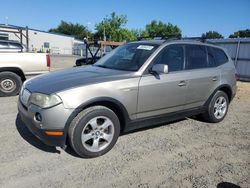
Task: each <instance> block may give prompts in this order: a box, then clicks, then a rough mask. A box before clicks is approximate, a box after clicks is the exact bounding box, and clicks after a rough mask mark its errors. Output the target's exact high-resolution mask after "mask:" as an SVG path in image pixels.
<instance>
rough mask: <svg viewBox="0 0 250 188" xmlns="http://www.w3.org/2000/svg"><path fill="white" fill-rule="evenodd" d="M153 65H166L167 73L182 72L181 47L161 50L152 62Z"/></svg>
mask: <svg viewBox="0 0 250 188" xmlns="http://www.w3.org/2000/svg"><path fill="white" fill-rule="evenodd" d="M154 64H166V65H168V71H169V72H173V71H180V70H183V65H184V50H183V46H181V45H171V46H167V47H166V48H165V49H163V50H162V51H161V52H160V53H159V55H158V56H157V57H156V59H155V60H154Z"/></svg>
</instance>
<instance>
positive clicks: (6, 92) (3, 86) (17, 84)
mask: <svg viewBox="0 0 250 188" xmlns="http://www.w3.org/2000/svg"><path fill="white" fill-rule="evenodd" d="M21 87H22V79H21V78H20V76H18V75H17V74H15V73H13V72H8V71H6V72H1V73H0V96H1V97H6V96H15V95H17V94H19V92H20V90H21Z"/></svg>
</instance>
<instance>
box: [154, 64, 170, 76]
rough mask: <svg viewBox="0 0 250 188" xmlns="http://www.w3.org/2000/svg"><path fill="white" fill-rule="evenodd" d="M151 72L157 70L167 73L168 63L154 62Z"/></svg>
mask: <svg viewBox="0 0 250 188" xmlns="http://www.w3.org/2000/svg"><path fill="white" fill-rule="evenodd" d="M151 71H152V72H157V73H164V74H167V73H168V65H165V64H155V65H154V66H153V67H152V69H151Z"/></svg>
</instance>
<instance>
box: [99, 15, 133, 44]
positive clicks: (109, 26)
mask: <svg viewBox="0 0 250 188" xmlns="http://www.w3.org/2000/svg"><path fill="white" fill-rule="evenodd" d="M126 23H127V16H126V15H116V13H115V12H112V13H111V15H110V17H106V18H104V19H103V20H102V21H101V22H100V23H98V24H96V30H97V32H96V33H95V38H97V39H103V38H104V35H105V36H106V39H107V40H112V41H124V40H126V41H130V40H135V38H136V37H135V35H134V33H133V32H132V31H131V30H128V29H126V28H124V27H125V25H126Z"/></svg>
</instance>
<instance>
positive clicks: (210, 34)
mask: <svg viewBox="0 0 250 188" xmlns="http://www.w3.org/2000/svg"><path fill="white" fill-rule="evenodd" d="M201 37H202V38H205V39H223V38H224V37H223V36H222V35H221V34H220V33H218V32H217V31H208V32H206V33H203V34H202V35H201Z"/></svg>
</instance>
